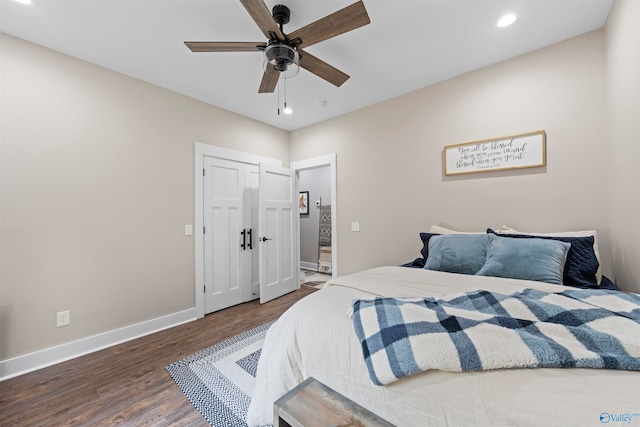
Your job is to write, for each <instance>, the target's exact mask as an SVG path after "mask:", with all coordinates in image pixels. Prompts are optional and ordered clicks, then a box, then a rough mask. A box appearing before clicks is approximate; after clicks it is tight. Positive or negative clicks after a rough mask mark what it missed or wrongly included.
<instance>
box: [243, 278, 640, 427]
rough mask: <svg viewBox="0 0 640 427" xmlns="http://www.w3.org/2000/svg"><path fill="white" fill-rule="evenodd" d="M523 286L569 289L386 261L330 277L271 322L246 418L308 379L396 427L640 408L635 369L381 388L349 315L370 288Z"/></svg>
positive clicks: (428, 378)
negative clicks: (387, 264)
mask: <svg viewBox="0 0 640 427" xmlns="http://www.w3.org/2000/svg"><path fill="white" fill-rule="evenodd" d="M524 288H536V289H541V290H545V291H551V292H559V291H561V290H564V289H566V288H564V287H562V286H558V285H550V284H546V283H540V282H531V281H523V280H513V279H501V278H495V277H484V276H468V275H459V274H450V273H442V272H437V271H429V270H422V269H412V268H406V267H380V268H375V269H371V270H366V271H363V272H360V273H357V274H353V275H349V276H343V277H340V278H337V279H334V280H332V281H330V282H329V283H328V284H327V286H325V288H324V289H322V290H321V291H319V292H315V293H314V294H312V295H309V296H308V297H306V298H304V299H302V300H301V301H299V302H298V303H296V304H295V305H294V306H293V307H291V308H290V309H289V310H288V311H287V312H286V313H285V314H283V315H282V317H281V318H280V319H279V320H278V321H277V322H276V323H275V324H274V325H273V326H272V327H271V328H270V329H269V331H268V333H267V336H266V339H265V343H264V346H263V350H262V356H261V358H260V362H259V365H258V372H257V378H256V387H255V391H254V394H253V399H252V401H251V406H250V408H249V413H248V417H247V421H248V423H249V425H250V426H259V425H265V424H270V423H271V422H272V417H273V402H274V401H275V400H276V399H278V398H279V397H280V396H282V395H283V394H285V393H286V392H287V391H288V390H290V389H292V388H293V387H295V386H296V385H297V384H299V383H300V382H302V381H303V380H304V379H306V378H307V377H310V376H312V377H314V378H316V379H317V380H318V381H321V382H322V383H324V384H326V385H327V386H329V387H331V388H333V389H334V390H336V391H338V392H340V393H342V394H343V395H345V396H346V397H348V398H349V399H351V400H353V401H354V402H356V403H358V404H360V405H361V406H363V407H365V408H367V409H369V410H370V411H372V412H374V413H376V414H378V415H379V416H381V417H382V418H384V419H386V420H387V421H389V422H391V423H393V424H395V425H397V426H399V427H404V426H426V425H434V426H440V425H450V426H461V425H473V426H516V425H517V426H527V425H530V426H540V425H545V426H553V425H562V426H571V425H575V426H585V425H601V424H602V423H601V421H600V417H601V416H603V417H605V419H606V417H607V416H610V417H611V416H613V417H617V416H620V415H625V414H631V415H633V414H640V373H638V372H628V371H615V370H603V369H504V370H494V371H481V372H468V373H451V372H443V371H427V372H423V373H421V374H417V375H413V376H410V377H406V378H403V379H401V380H399V381H397V382H394V383H393V384H390V385H387V386H383V387H380V386H376V385H374V384H373V383H372V382H371V380H370V378H369V374H368V371H367V368H366V366H365V363H364V358H363V356H362V351H361V347H360V343H359V341H358V339H357V337H356V334H355V331H354V328H353V324H352V320H351V319H350V318H349V317H348V316H347V314H346V313H347V311H348V310H349V308H350V307H351V301H352V300H354V299H357V298H366V297H370V296H371V295H379V296H394V297H412V296H442V295H446V294H450V293H454V292H468V291H472V290H476V289H486V290H490V291H496V292H509V293H510V292H515V291H518V290H521V289H524ZM638 339H640V337H639V338H638ZM496 351H499V349H496ZM614 419H615V418H612V419H611V420H614ZM634 424H638V425H640V415H638V416H636V417H632V419H631V424H630V425H634Z"/></svg>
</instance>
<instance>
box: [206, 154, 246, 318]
mask: <svg viewBox="0 0 640 427" xmlns="http://www.w3.org/2000/svg"><path fill="white" fill-rule="evenodd" d="M204 168H205V176H204V181H205V182H204V226H205V233H204V251H203V254H204V266H205V268H204V270H205V271H204V286H205V303H204V306H205V307H204V308H205V313H211V312H213V311H217V310H220V309H222V308H226V307H229V306H232V305H236V304H239V303H241V302H244V301H245V295H244V294H245V292H244V289H243V286H242V283H243V280H244V278H243V274H242V269H241V265H242V263H241V259H240V255H241V254H240V251H239V247H240V243H241V234H240V233H241V231H242V229H243V227H242V224H243V214H244V211H243V205H244V186H245V184H244V179H245V176H244V169H243V168H244V165H243V164H242V163H237V162H232V161H227V160H221V159H216V158H209V157H206V158H205V159H204Z"/></svg>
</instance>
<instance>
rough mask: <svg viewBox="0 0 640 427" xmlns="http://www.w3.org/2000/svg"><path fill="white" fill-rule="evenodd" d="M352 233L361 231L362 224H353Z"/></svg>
mask: <svg viewBox="0 0 640 427" xmlns="http://www.w3.org/2000/svg"><path fill="white" fill-rule="evenodd" d="M351 231H360V223H359V222H352V223H351Z"/></svg>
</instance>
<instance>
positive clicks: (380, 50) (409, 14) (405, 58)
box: [0, 0, 613, 130]
mask: <svg viewBox="0 0 640 427" xmlns="http://www.w3.org/2000/svg"><path fill="white" fill-rule="evenodd" d="M354 1H355V0H322V1H320V0H314V1H312V0H266V1H265V3H266V4H267V6H268V7H269V10H271V8H272V7H273V6H274V5H275V4H278V3H282V4H285V5H286V6H288V7H289V8H290V9H291V22H290V23H289V24H287V25H286V26H285V27H284V32H285V33H290V32H293V31H294V30H296V29H298V28H300V27H302V26H304V25H307V24H309V23H311V22H313V21H315V20H317V19H320V18H322V17H324V16H325V15H328V14H330V13H333V12H335V11H337V10H339V9H341V8H343V7H345V6H348V5H349V4H351V3H353V2H354ZM32 2H33V3H32V4H31V5H23V4H20V3H18V2H16V1H14V0H0V30H1V31H2V32H5V33H7V34H11V35H13V36H16V37H19V38H22V39H25V40H28V41H31V42H34V43H37V44H40V45H43V46H46V47H49V48H51V49H54V50H57V51H60V52H63V53H66V54H68V55H71V56H74V57H77V58H81V59H83V60H86V61H89V62H92V63H95V64H98V65H101V66H103V67H106V68H109V69H112V70H115V71H118V72H121V73H123V74H126V75H129V76H133V77H136V78H138V79H141V80H145V81H147V82H150V83H153V84H156V85H158V86H162V87H164V88H167V89H170V90H172V91H175V92H179V93H182V94H184V95H187V96H190V97H193V98H196V99H199V100H202V101H204V102H207V103H209V104H213V105H216V106H219V107H222V108H225V109H227V110H231V111H234V112H236V113H239V114H242V115H244V116H247V117H251V118H254V119H256V120H259V121H262V122H265V123H268V124H271V125H273V126H276V127H279V128H282V129H285V130H294V129H298V128H301V127H304V126H307V125H310V124H313V123H317V122H320V121H323V120H326V119H329V118H331V117H335V116H338V115H341V114H344V113H347V112H349V111H353V110H356V109H359V108H362V107H365V106H367V105H371V104H374V103H376V102H380V101H383V100H385V99H389V98H392V97H395V96H398V95H401V94H403V93H407V92H410V91H413V90H415V89H418V88H421V87H424V86H428V85H430V84H434V83H437V82H439V81H443V80H446V79H449V78H451V77H453V76H456V75H460V74H463V73H466V72H469V71H472V70H475V69H478V68H481V67H484V66H487V65H490V64H494V63H496V62H499V61H502V60H505V59H508V58H511V57H514V56H517V55H520V54H523V53H526V52H530V51H532V50H535V49H539V48H541V47H544V46H547V45H550V44H553V43H556V42H559V41H562V40H565V39H568V38H571V37H574V36H576V35H579V34H582V33H585V32H588V31H591V30H595V29H598V28H601V27H603V26H604V24H605V22H606V19H607V16H608V13H609V10H610V9H611V5H612V2H613V0H364V4H365V6H366V8H367V11H368V13H369V17H370V18H371V24H369V25H367V26H364V27H361V28H358V29H356V30H353V31H351V32H348V33H346V34H342V35H340V36H337V37H335V38H333V39H330V40H326V41H324V42H321V43H319V44H316V45H313V46H311V47H309V48H306V50H307V51H308V52H309V53H311V54H313V55H314V56H316V57H318V58H320V59H322V60H324V61H325V62H328V63H329V64H331V65H333V66H334V67H336V68H338V69H340V70H341V71H343V72H345V73H347V74H349V75H350V76H351V78H350V79H349V80H347V82H346V83H344V84H343V85H342V86H341V87H339V88H336V87H334V86H333V85H331V84H329V83H327V82H325V81H324V80H321V79H320V78H318V77H316V76H315V75H313V74H311V73H309V72H308V71H306V70H304V69H301V70H300V73H299V74H298V75H297V76H296V77H294V78H291V79H289V80H287V84H286V90H287V94H286V95H287V104H288V105H289V106H291V107H292V108H293V109H294V113H293V114H292V115H290V116H287V115H280V116H278V114H277V106H278V96H277V93H278V92H277V91H276V93H273V94H258V86H259V84H260V79H261V77H262V70H263V68H262V66H263V65H262V63H263V61H262V54H261V53H260V52H246V53H192V52H191V51H189V49H187V47H186V46H185V45H184V44H183V41H185V40H189V41H258V42H264V41H266V40H264V36H263V35H262V33H261V31H260V30H259V29H258V27H257V26H256V24H255V23H254V22H253V20H252V19H251V18H250V17H249V14H248V13H247V12H246V10H245V9H244V8H243V6H242V5H241V4H240V2H239V1H238V0H128V1H124V0H32ZM507 12H511V13H515V14H516V15H517V16H518V20H517V21H516V23H515V24H513V25H512V26H510V27H507V28H497V26H496V22H497V20H498V19H499V18H500V17H501V16H502V15H503V14H505V13H507ZM280 86H281V98H280V102H282V100H283V97H284V92H283V90H284V85H283V84H282V80H281V83H280ZM319 100H324V101H326V106H325V107H320V106H318V101H319Z"/></svg>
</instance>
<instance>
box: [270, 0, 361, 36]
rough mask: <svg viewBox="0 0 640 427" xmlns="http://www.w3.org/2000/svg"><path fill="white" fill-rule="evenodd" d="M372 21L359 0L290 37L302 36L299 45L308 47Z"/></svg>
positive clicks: (295, 32)
mask: <svg viewBox="0 0 640 427" xmlns="http://www.w3.org/2000/svg"><path fill="white" fill-rule="evenodd" d="M272 20H273V19H272ZM274 22H275V21H274ZM370 22H371V20H370V19H369V15H368V14H367V10H366V9H365V8H364V3H363V2H362V1H359V2H356V3H354V4H352V5H351V6H347V7H345V8H344V9H340V10H339V11H337V12H335V13H332V14H331V15H327V16H325V17H324V18H322V19H319V20H317V21H315V22H312V23H311V24H309V25H306V26H304V27H302V28H300V29H299V30H296V31H294V32H293V33H291V34H289V38H290V39H291V40H293V39H295V38H296V37H300V39H301V40H302V43H301V44H300V45H299V46H298V47H307V46H311V45H312V44H316V43H318V42H321V41H323V40H327V39H330V38H331V37H335V36H338V35H340V34H344V33H346V32H347V31H351V30H355V29H356V28H360V27H362V26H364V25H367V24H369V23H370Z"/></svg>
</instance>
